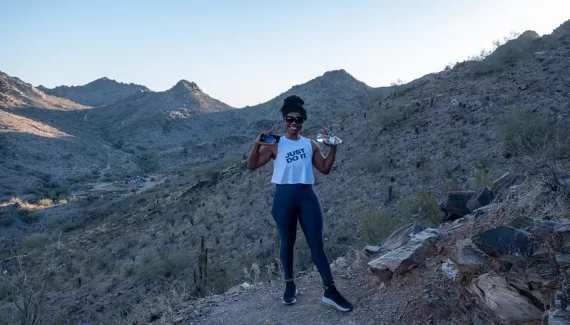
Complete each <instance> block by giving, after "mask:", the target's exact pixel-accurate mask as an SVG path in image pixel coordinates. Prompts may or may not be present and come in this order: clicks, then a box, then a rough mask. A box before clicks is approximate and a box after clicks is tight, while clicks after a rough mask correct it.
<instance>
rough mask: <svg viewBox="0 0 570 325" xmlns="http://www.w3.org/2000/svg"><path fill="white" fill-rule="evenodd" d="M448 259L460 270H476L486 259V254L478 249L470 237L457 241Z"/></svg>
mask: <svg viewBox="0 0 570 325" xmlns="http://www.w3.org/2000/svg"><path fill="white" fill-rule="evenodd" d="M450 259H451V260H452V261H453V262H454V263H455V264H456V265H457V267H458V268H459V269H461V270H469V271H476V270H478V269H480V268H481V267H482V266H483V265H484V264H485V262H486V261H487V256H486V255H485V253H483V252H482V251H481V250H479V249H478V248H477V247H475V245H474V244H473V242H472V241H471V239H464V240H461V241H459V242H457V245H456V246H455V248H454V250H453V253H452V255H451V257H450Z"/></svg>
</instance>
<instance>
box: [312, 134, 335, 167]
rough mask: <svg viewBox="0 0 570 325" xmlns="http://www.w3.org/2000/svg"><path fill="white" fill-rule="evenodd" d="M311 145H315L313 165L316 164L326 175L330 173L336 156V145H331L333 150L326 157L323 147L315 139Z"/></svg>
mask: <svg viewBox="0 0 570 325" xmlns="http://www.w3.org/2000/svg"><path fill="white" fill-rule="evenodd" d="M311 145H312V147H313V166H315V168H316V169H317V170H318V171H319V172H321V173H323V174H324V175H328V174H329V173H330V172H331V168H332V166H333V163H334V158H335V156H336V145H329V147H330V148H331V150H330V151H329V154H328V155H327V157H326V158H325V156H323V153H322V152H321V148H320V147H319V145H318V144H317V143H316V142H315V141H314V140H311Z"/></svg>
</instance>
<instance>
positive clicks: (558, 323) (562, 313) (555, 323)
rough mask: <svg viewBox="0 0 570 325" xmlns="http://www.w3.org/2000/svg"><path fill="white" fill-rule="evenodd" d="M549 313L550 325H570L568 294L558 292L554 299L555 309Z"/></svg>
mask: <svg viewBox="0 0 570 325" xmlns="http://www.w3.org/2000/svg"><path fill="white" fill-rule="evenodd" d="M552 309H553V310H552V311H550V312H549V315H548V325H568V324H570V312H569V311H568V301H567V299H566V294H564V292H562V291H558V292H556V295H555V297H554V308H552Z"/></svg>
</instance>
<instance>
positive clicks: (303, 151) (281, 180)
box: [271, 136, 315, 184]
mask: <svg viewBox="0 0 570 325" xmlns="http://www.w3.org/2000/svg"><path fill="white" fill-rule="evenodd" d="M271 183H274V184H314V183H315V175H314V174H313V147H312V145H311V140H310V139H308V138H305V137H300V139H299V140H289V139H287V138H286V137H285V136H282V137H281V139H279V143H278V144H277V157H276V158H275V161H274V162H273V177H272V178H271Z"/></svg>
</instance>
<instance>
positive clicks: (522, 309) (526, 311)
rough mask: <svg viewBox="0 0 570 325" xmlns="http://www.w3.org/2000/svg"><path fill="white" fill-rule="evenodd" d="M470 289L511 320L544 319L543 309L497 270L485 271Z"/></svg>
mask: <svg viewBox="0 0 570 325" xmlns="http://www.w3.org/2000/svg"><path fill="white" fill-rule="evenodd" d="M470 289H471V290H472V291H474V292H475V293H476V294H477V296H479V298H480V299H481V301H482V302H483V303H484V304H485V305H486V306H487V307H489V308H490V309H491V310H493V311H494V312H495V313H497V314H499V315H500V316H501V317H504V318H506V319H507V320H509V321H511V322H529V321H535V320H541V319H542V313H543V311H542V310H540V309H539V308H538V307H537V306H535V305H534V304H533V303H532V302H531V301H530V300H529V299H528V298H527V297H525V296H524V295H522V294H520V293H519V291H518V290H516V289H515V288H513V287H512V286H511V285H509V283H507V281H506V280H505V278H504V277H502V276H501V275H499V274H497V273H495V272H490V273H485V274H482V275H481V276H479V277H478V278H476V279H474V280H473V282H472V284H471V287H470Z"/></svg>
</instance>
